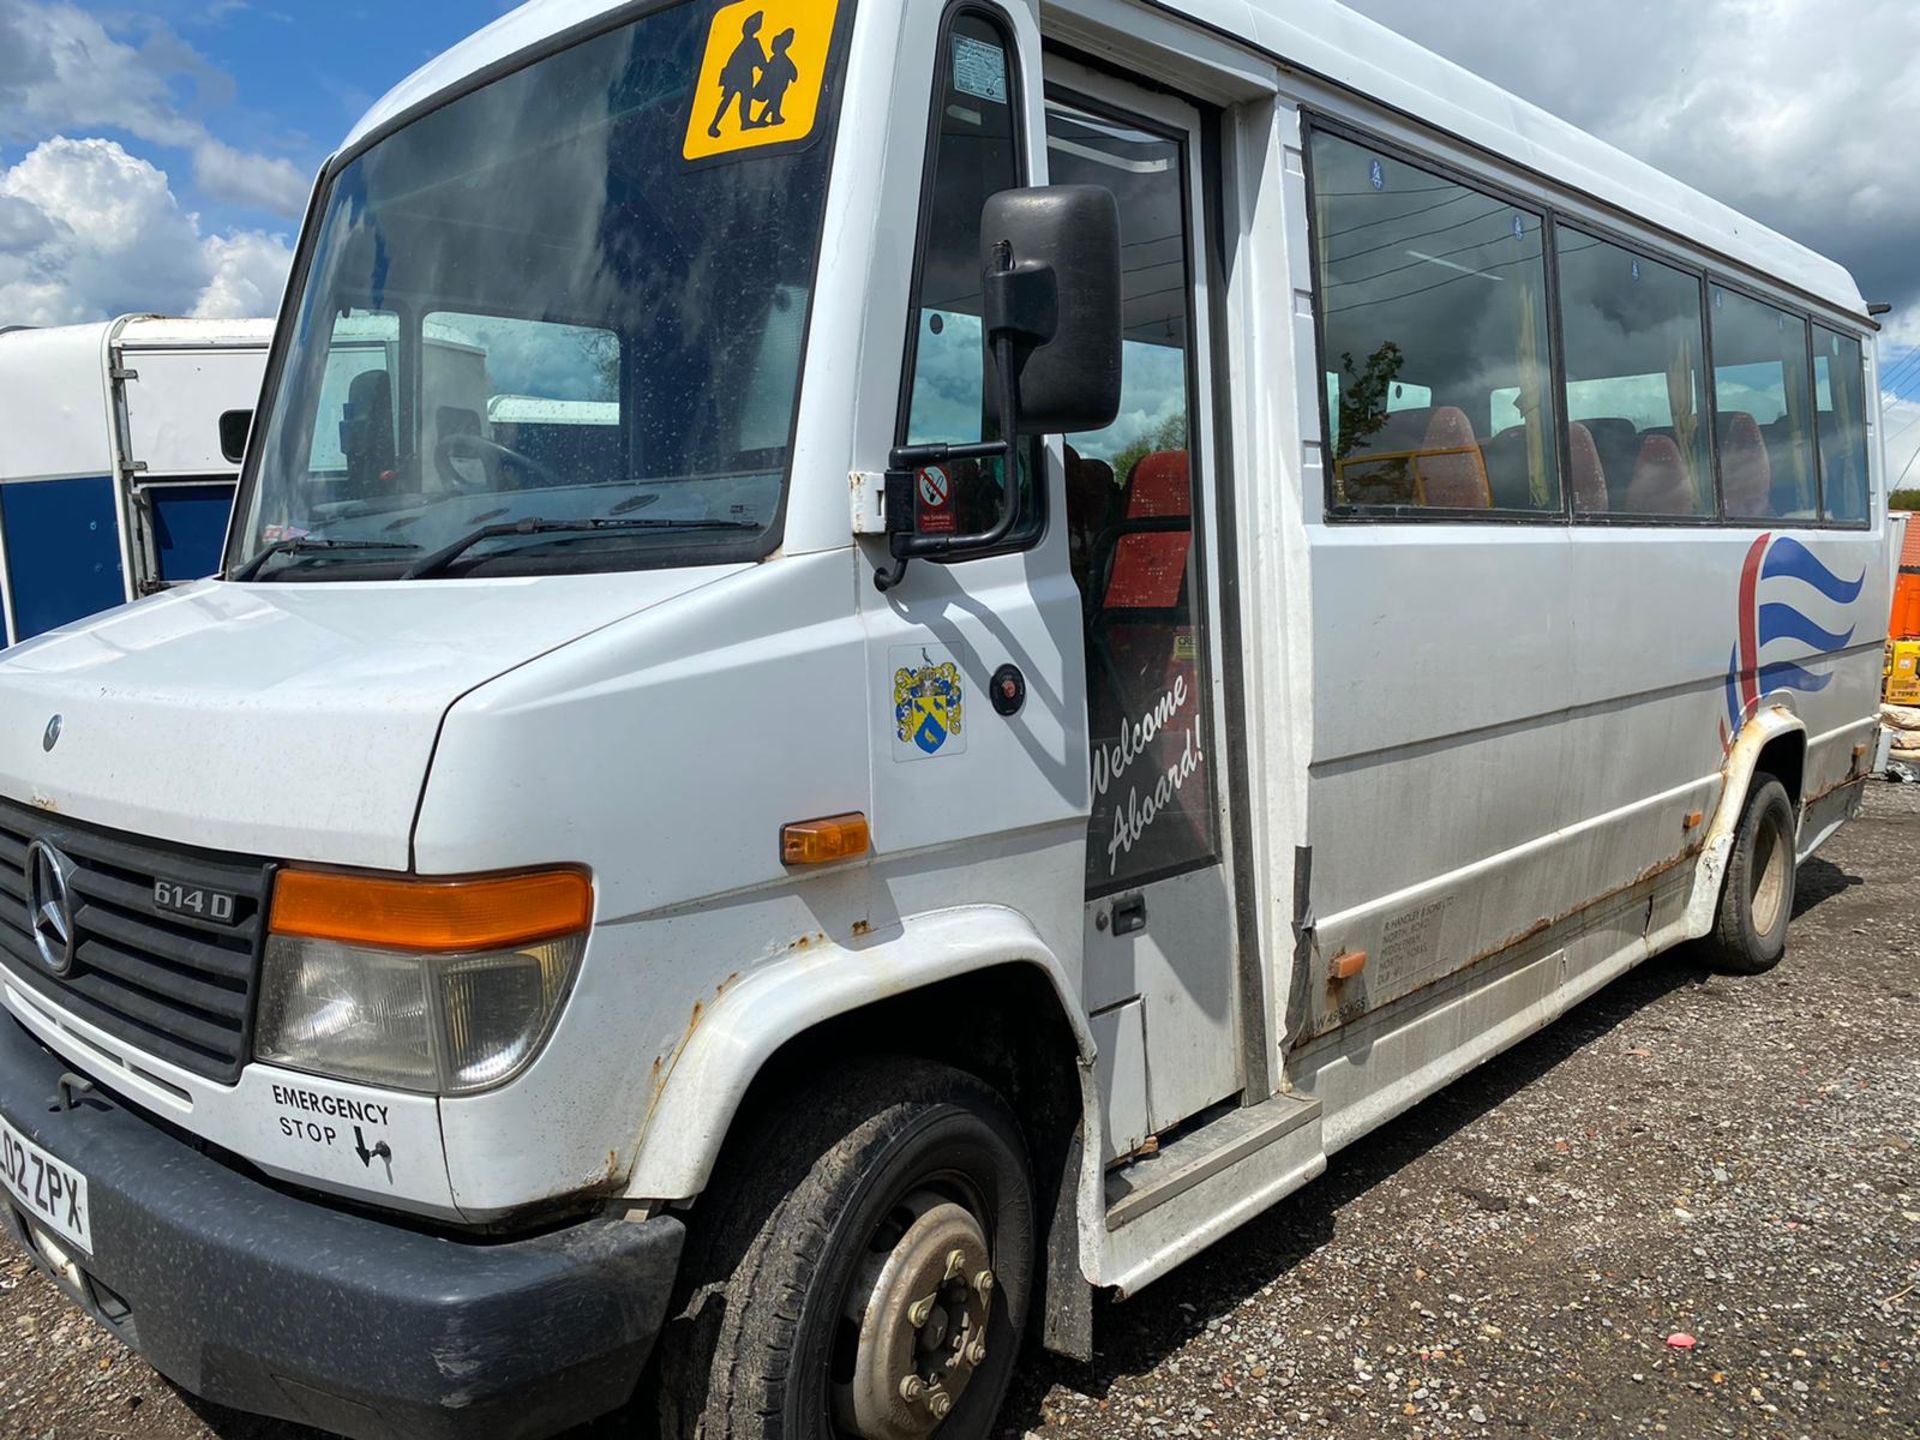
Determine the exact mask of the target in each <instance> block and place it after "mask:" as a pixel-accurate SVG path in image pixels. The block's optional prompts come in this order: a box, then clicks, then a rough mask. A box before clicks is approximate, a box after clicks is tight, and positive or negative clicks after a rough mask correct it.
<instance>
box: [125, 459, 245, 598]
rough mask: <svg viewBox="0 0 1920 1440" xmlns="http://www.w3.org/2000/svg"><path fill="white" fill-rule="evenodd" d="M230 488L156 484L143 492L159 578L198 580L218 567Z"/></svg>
mask: <svg viewBox="0 0 1920 1440" xmlns="http://www.w3.org/2000/svg"><path fill="white" fill-rule="evenodd" d="M233 491H234V487H233V485H232V484H231V483H227V484H213V485H156V486H153V487H152V488H151V489H149V490H148V491H147V492H146V495H147V503H148V505H149V507H150V512H149V513H150V514H151V515H152V517H153V550H154V560H155V564H156V567H157V569H158V571H159V575H158V578H159V579H160V580H162V581H164V582H166V583H168V584H173V583H176V582H178V581H182V580H198V579H201V578H202V577H204V576H207V575H211V574H212V573H213V572H214V571H215V570H218V569H219V568H220V548H221V546H222V545H224V544H225V543H226V538H227V515H228V513H229V512H230V511H231V510H232V508H233Z"/></svg>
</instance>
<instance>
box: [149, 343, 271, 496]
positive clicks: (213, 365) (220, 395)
mask: <svg viewBox="0 0 1920 1440" xmlns="http://www.w3.org/2000/svg"><path fill="white" fill-rule="evenodd" d="M124 363H125V364H126V365H128V366H130V367H132V368H133V369H134V370H135V371H136V373H137V375H138V377H139V378H137V379H132V380H128V381H127V382H126V405H127V439H128V442H129V445H130V453H129V455H128V457H127V458H128V459H130V460H139V461H142V462H144V463H145V465H146V469H145V471H144V472H143V474H142V479H143V480H146V481H152V480H154V479H157V478H160V477H164V476H181V477H186V476H193V477H195V478H199V477H202V476H213V475H230V474H232V473H233V470H234V468H235V467H234V462H233V461H231V460H228V459H227V458H226V456H225V455H224V454H223V453H222V452H221V448H220V417H221V416H222V415H224V414H225V413H227V412H228V411H230V410H252V409H253V407H254V405H255V404H256V403H257V401H258V400H259V396H260V379H261V375H262V373H263V372H264V371H265V369H266V363H267V354H266V351H265V350H241V349H212V348H199V349H192V350H180V351H166V350H142V349H135V348H133V347H131V346H129V347H128V348H127V350H126V351H125V352H124Z"/></svg>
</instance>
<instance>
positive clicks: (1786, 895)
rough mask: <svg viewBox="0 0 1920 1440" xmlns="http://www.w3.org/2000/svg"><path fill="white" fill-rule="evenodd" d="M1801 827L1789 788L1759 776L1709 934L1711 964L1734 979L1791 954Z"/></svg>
mask: <svg viewBox="0 0 1920 1440" xmlns="http://www.w3.org/2000/svg"><path fill="white" fill-rule="evenodd" d="M1795 838H1796V837H1795V826H1794V818H1793V801H1792V800H1790V799H1789V798H1788V797H1787V787H1786V786H1784V785H1782V784H1781V783H1780V782H1779V781H1778V780H1776V779H1774V777H1773V776H1771V775H1756V776H1754V777H1753V786H1752V788H1751V789H1750V790H1749V791H1748V793H1747V804H1746V808H1745V809H1744V810H1742V811H1741V812H1740V827H1739V829H1737V830H1736V831H1734V835H1733V848H1732V850H1731V851H1729V852H1728V855H1727V877H1726V880H1725V882H1724V883H1723V884H1722V886H1721V889H1720V909H1719V911H1718V913H1716V914H1715V916H1714V922H1713V930H1712V932H1711V933H1710V934H1709V935H1708V936H1707V958H1708V962H1709V963H1710V964H1711V965H1712V966H1713V967H1714V968H1715V969H1716V970H1720V971H1722V972H1724V973H1726V974H1729V975H1759V974H1761V973H1762V972H1764V971H1767V970H1771V969H1772V968H1773V967H1774V966H1775V965H1778V964H1779V963H1780V957H1781V956H1782V955H1784V954H1786V951H1787V921H1788V920H1790V919H1791V918H1792V917H1793V891H1794V846H1795Z"/></svg>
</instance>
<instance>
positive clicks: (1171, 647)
mask: <svg viewBox="0 0 1920 1440" xmlns="http://www.w3.org/2000/svg"><path fill="white" fill-rule="evenodd" d="M1047 158H1048V166H1049V169H1050V173H1051V178H1052V180H1053V182H1054V183H1055V184H1064V185H1104V186H1105V187H1107V188H1108V189H1109V190H1111V191H1113V193H1114V197H1115V198H1116V199H1117V200H1118V201H1119V205H1120V247H1121V249H1120V255H1121V266H1122V271H1123V274H1122V296H1123V300H1122V304H1123V307H1124V309H1123V316H1122V332H1123V335H1124V342H1123V349H1122V365H1123V369H1122V374H1121V400H1120V416H1119V418H1118V419H1117V420H1116V421H1114V423H1113V424H1112V425H1110V426H1108V427H1107V428H1106V429H1105V430H1100V431H1096V432H1093V433H1091V434H1084V435H1072V436H1069V437H1067V525H1068V537H1069V543H1070V547H1071V552H1072V559H1073V578H1074V580H1075V581H1076V582H1077V583H1078V585H1079V587H1080V595H1081V601H1082V604H1083V606H1084V609H1085V615H1086V644H1087V711H1088V720H1089V723H1090V725H1091V727H1092V742H1093V819H1092V822H1091V829H1090V831H1089V834H1088V844H1087V889H1088V892H1089V893H1090V894H1093V895H1099V894H1105V893H1108V892H1110V891H1115V890H1123V889H1128V888H1131V887H1133V886H1137V885H1141V884H1144V883H1146V882H1147V881H1149V880H1155V879H1160V878H1162V877H1164V876H1168V875H1172V874H1177V873H1179V872H1180V871H1183V870H1190V869H1193V868H1195V867H1197V866H1200V865H1204V864H1207V863H1209V862H1211V861H1212V860H1213V859H1215V858H1216V856H1217V854H1218V844H1217V834H1216V827H1217V821H1216V817H1215V811H1214V801H1213V778H1212V774H1211V765H1210V761H1211V757H1212V747H1211V743H1210V742H1211V740H1212V735H1211V731H1210V724H1209V715H1208V708H1207V700H1206V696H1207V694H1208V686H1207V664H1206V646H1205V644H1204V643H1203V641H1202V629H1201V625H1202V613H1201V602H1202V598H1203V595H1204V590H1203V586H1202V580H1201V574H1200V568H1199V563H1198V551H1197V550H1196V548H1195V535H1194V517H1195V511H1196V507H1195V504H1194V488H1193V476H1192V467H1191V464H1190V456H1191V454H1192V450H1191V446H1190V440H1189V433H1190V426H1191V421H1192V416H1191V414H1190V409H1189V407H1190V395H1191V392H1192V385H1191V379H1192V376H1191V360H1190V330H1191V327H1190V325H1189V323H1188V289H1189V286H1188V273H1187V266H1188V259H1187V254H1188V247H1187V207H1186V183H1187V182H1186V156H1185V153H1184V147H1183V145H1182V144H1181V142H1180V141H1178V140H1175V139H1170V138H1168V137H1166V136H1163V135H1160V134H1156V133H1153V132H1149V131H1147V130H1143V129H1140V128H1138V127H1137V126H1136V125H1134V124H1132V123H1129V122H1124V121H1118V120H1110V119H1107V118H1104V117H1102V116H1099V115H1096V114H1092V113H1089V112H1087V111H1084V110H1081V109H1077V108H1075V107H1072V106H1069V105H1065V104H1062V103H1060V102H1058V101H1051V102H1049V103H1048V106H1047Z"/></svg>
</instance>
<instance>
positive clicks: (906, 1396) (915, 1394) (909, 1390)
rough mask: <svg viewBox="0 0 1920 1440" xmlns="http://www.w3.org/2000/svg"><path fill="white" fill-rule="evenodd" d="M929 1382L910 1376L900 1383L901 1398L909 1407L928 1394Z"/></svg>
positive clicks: (916, 1376)
mask: <svg viewBox="0 0 1920 1440" xmlns="http://www.w3.org/2000/svg"><path fill="white" fill-rule="evenodd" d="M926 1389H927V1382H926V1381H924V1380H922V1379H921V1378H920V1377H919V1376H918V1375H909V1376H907V1377H906V1378H905V1379H904V1380H902V1381H901V1382H900V1398H901V1399H902V1400H904V1401H906V1402H907V1403H908V1404H909V1405H911V1404H913V1402H914V1401H916V1400H918V1399H919V1398H920V1397H921V1396H922V1395H923V1394H925V1393H926Z"/></svg>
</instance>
